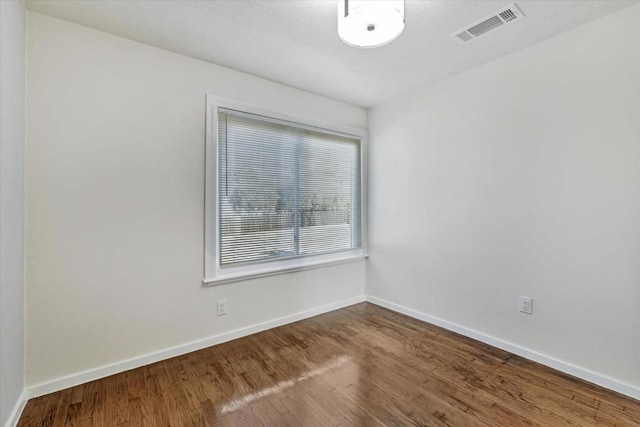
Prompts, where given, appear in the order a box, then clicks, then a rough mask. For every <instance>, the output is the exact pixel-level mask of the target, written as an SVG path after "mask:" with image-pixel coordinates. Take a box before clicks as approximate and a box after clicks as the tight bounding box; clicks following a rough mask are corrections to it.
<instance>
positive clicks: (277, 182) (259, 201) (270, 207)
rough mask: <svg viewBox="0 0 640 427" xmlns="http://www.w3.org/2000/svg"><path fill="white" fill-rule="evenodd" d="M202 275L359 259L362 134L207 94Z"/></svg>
mask: <svg viewBox="0 0 640 427" xmlns="http://www.w3.org/2000/svg"><path fill="white" fill-rule="evenodd" d="M207 114H208V117H207V120H208V126H207V128H208V137H207V138H208V144H207V165H206V167H207V212H206V224H205V225H206V227H205V232H206V236H205V242H206V245H207V250H206V259H205V270H206V271H205V282H212V283H215V282H222V281H230V280H237V279H239V278H243V277H246V276H249V275H264V274H275V273H279V272H282V271H284V270H290V269H300V268H308V267H311V266H317V265H320V264H324V263H329V262H343V261H346V260H350V259H357V258H362V257H363V256H364V254H365V251H364V249H365V240H366V239H365V237H366V236H365V233H364V224H365V221H364V217H363V199H364V198H363V196H364V194H363V188H364V186H363V158H364V156H363V154H364V147H363V144H364V138H363V134H362V133H360V132H358V131H355V132H354V131H351V132H348V131H347V132H345V131H343V130H328V129H327V128H326V126H323V127H320V126H317V125H316V126H314V125H311V124H309V123H308V122H307V123H304V124H303V123H300V120H299V119H293V120H292V119H291V118H288V117H283V116H280V115H277V114H273V113H265V112H261V111H257V110H255V109H249V108H246V107H237V106H236V107H234V106H232V105H230V104H228V103H220V102H215V101H213V100H212V99H211V98H208V112H207Z"/></svg>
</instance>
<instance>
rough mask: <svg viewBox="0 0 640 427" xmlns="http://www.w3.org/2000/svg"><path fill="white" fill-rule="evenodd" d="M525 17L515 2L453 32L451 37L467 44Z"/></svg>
mask: <svg viewBox="0 0 640 427" xmlns="http://www.w3.org/2000/svg"><path fill="white" fill-rule="evenodd" d="M523 18H524V15H523V13H522V12H521V11H520V9H518V6H516V4H515V3H513V4H511V5H509V6H507V7H505V8H504V9H502V10H499V11H498V12H496V13H495V14H493V15H491V16H489V17H487V18H484V19H482V20H480V21H478V22H475V23H473V24H471V25H469V26H468V27H466V28H463V29H462V30H459V31H456V32H455V33H453V34H451V37H453V38H454V39H456V41H457V42H458V43H460V44H466V43H469V42H471V41H472V40H475V39H477V38H478V37H480V36H483V35H485V34H487V33H490V32H492V31H494V30H497V29H498V28H502V27H504V26H505V25H507V24H510V23H512V22H515V21H519V20H521V19H523Z"/></svg>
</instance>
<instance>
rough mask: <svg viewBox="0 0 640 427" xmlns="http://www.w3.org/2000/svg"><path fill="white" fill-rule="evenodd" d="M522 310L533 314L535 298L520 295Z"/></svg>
mask: <svg viewBox="0 0 640 427" xmlns="http://www.w3.org/2000/svg"><path fill="white" fill-rule="evenodd" d="M520 312H522V313H526V314H533V298H531V297H525V296H521V297H520Z"/></svg>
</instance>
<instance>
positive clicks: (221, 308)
mask: <svg viewBox="0 0 640 427" xmlns="http://www.w3.org/2000/svg"><path fill="white" fill-rule="evenodd" d="M225 314H227V300H226V299H221V300H220V301H218V316H224V315H225Z"/></svg>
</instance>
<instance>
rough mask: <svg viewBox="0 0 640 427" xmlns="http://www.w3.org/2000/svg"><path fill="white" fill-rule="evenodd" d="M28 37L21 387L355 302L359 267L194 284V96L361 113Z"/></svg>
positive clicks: (352, 115)
mask: <svg viewBox="0 0 640 427" xmlns="http://www.w3.org/2000/svg"><path fill="white" fill-rule="evenodd" d="M28 35H29V37H28V49H27V55H28V69H27V81H28V91H27V99H28V102H27V105H28V108H27V120H28V126H29V133H28V140H27V223H28V230H27V247H28V266H27V318H28V325H27V384H28V385H36V384H40V383H43V382H47V381H51V380H55V379H56V378H59V377H63V376H67V375H74V374H76V373H78V372H80V371H84V370H92V369H95V368H98V367H101V366H104V365H107V364H110V363H116V362H119V361H123V360H125V359H128V358H134V357H138V356H140V355H144V354H147V353H150V352H154V351H158V350H163V349H166V348H168V347H171V346H177V345H181V344H184V343H187V342H190V341H193V340H198V339H202V338H206V337H210V336H213V335H217V334H221V333H224V332H228V331H232V330H235V329H237V328H242V327H246V326H250V325H254V324H256V323H259V322H264V321H268V320H272V319H276V318H279V317H283V316H288V315H291V314H294V313H298V312H301V311H305V310H311V309H315V308H318V307H322V306H325V305H329V304H335V303H340V302H342V301H345V300H352V299H353V298H357V297H362V296H363V295H364V275H365V266H364V262H356V263H351V264H344V265H339V266H333V267H327V268H321V269H316V270H310V271H305V272H299V273H294V274H288V275H281V276H274V277H268V278H262V279H257V280H250V281H246V282H242V283H232V284H228V285H221V286H217V287H211V288H206V287H202V286H201V281H202V279H203V245H204V243H203V237H204V236H203V234H204V231H203V224H204V214H203V209H204V208H203V203H204V202H203V200H204V166H203V164H204V144H205V142H204V129H205V94H207V93H209V94H214V95H216V96H219V97H224V98H229V99H233V100H236V101H238V102H243V103H249V104H253V105H255V106H257V107H260V108H267V109H274V110H277V111H279V112H282V113H285V114H294V115H306V116H309V117H313V118H315V119H317V120H322V121H327V122H334V123H337V124H339V125H346V126H352V127H358V128H366V111H365V110H363V109H361V108H358V107H354V106H350V105H347V104H343V103H339V102H336V101H332V100H329V99H326V98H322V97H320V96H316V95H312V94H309V93H305V92H302V91H299V90H295V89H292V88H289V87H286V86H282V85H279V84H275V83H272V82H268V81H266V80H262V79H259V78H256V77H252V76H249V75H246V74H242V73H239V72H236V71H232V70H229V69H226V68H223V67H219V66H215V65H212V64H208V63H205V62H201V61H197V60H194V59H191V58H187V57H183V56H179V55H176V54H173V53H170V52H167V51H163V50H159V49H156V48H152V47H149V46H146V45H143V44H139V43H136V42H133V41H129V40H126V39H122V38H118V37H115V36H112V35H108V34H106V33H102V32H99V31H95V30H91V29H88V28H85V27H81V26H78V25H75V24H71V23H68V22H64V21H60V20H57V19H54V18H50V17H47V16H44V15H39V14H37V13H29V26H28ZM222 298H224V299H227V300H228V307H229V314H228V315H226V316H224V317H216V314H215V311H216V301H217V300H219V299H222ZM68 383H69V381H66V382H65V381H62V382H60V383H56V384H57V385H58V386H60V385H63V386H64V385H68ZM51 388H56V386H53V387H51ZM40 390H43V389H42V388H41V389H40Z"/></svg>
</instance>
